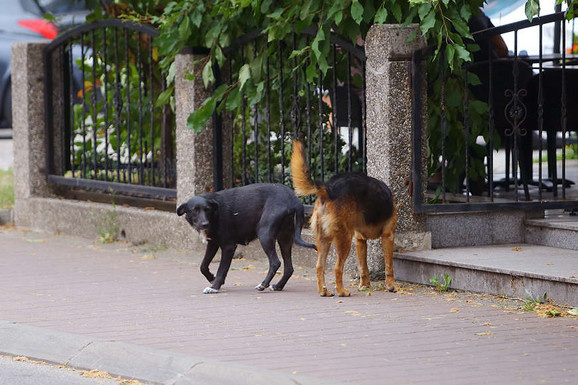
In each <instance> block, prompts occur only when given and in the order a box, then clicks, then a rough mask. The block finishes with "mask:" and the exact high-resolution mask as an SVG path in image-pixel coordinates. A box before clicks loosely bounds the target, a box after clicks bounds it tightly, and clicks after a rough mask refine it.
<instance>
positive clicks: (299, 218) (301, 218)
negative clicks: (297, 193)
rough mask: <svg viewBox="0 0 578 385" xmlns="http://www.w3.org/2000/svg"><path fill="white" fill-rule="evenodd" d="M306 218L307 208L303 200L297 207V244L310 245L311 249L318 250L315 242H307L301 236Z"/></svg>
mask: <svg viewBox="0 0 578 385" xmlns="http://www.w3.org/2000/svg"><path fill="white" fill-rule="evenodd" d="M304 219H305V209H304V208H303V205H302V204H301V202H299V204H298V205H297V207H296V208H295V238H294V240H295V244H296V245H298V246H301V247H308V248H310V249H315V250H317V247H316V246H315V245H314V244H313V243H309V242H305V241H304V240H303V238H301V230H302V229H303V221H304Z"/></svg>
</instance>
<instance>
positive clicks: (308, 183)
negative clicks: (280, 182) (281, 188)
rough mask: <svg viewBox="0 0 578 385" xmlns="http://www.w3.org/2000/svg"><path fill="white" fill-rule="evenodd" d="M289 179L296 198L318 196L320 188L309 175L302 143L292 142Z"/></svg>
mask: <svg viewBox="0 0 578 385" xmlns="http://www.w3.org/2000/svg"><path fill="white" fill-rule="evenodd" d="M291 179H292V180H293V187H294V188H295V193H296V194H297V196H301V197H304V196H308V195H318V194H319V190H320V188H322V187H321V186H318V185H317V184H316V183H315V182H314V181H313V180H312V179H311V176H310V175H309V167H307V161H306V160H305V150H304V149H303V143H301V142H300V141H298V140H295V141H293V153H292V154H291Z"/></svg>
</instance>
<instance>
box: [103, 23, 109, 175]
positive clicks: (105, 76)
mask: <svg viewBox="0 0 578 385" xmlns="http://www.w3.org/2000/svg"><path fill="white" fill-rule="evenodd" d="M107 50H108V44H107V41H106V28H103V29H102V54H103V62H104V65H103V69H102V74H103V79H104V101H103V109H104V180H106V181H108V162H109V159H108V139H109V138H108V55H107Z"/></svg>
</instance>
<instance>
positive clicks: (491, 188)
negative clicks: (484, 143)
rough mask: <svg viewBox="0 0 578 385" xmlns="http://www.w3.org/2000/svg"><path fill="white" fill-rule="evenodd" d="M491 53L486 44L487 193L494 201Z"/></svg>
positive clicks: (492, 73) (490, 46) (491, 200)
mask: <svg viewBox="0 0 578 385" xmlns="http://www.w3.org/2000/svg"><path fill="white" fill-rule="evenodd" d="M493 53H494V50H493V48H492V45H491V44H488V82H489V84H488V107H489V121H488V130H489V138H488V142H489V150H488V152H489V154H488V186H489V188H488V195H489V197H490V202H493V201H494V128H495V127H494V124H495V121H494V119H495V116H494V72H493V70H494V68H493V67H494V66H493V61H492V58H493Z"/></svg>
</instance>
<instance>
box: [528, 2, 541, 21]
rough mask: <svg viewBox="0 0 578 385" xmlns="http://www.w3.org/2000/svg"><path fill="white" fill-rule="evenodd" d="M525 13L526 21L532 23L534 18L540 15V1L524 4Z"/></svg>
mask: <svg viewBox="0 0 578 385" xmlns="http://www.w3.org/2000/svg"><path fill="white" fill-rule="evenodd" d="M525 13H526V17H527V18H528V20H530V21H532V19H533V18H534V16H539V15H540V1H539V0H528V1H527V2H526V7H525Z"/></svg>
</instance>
